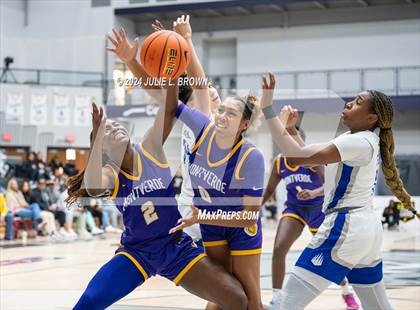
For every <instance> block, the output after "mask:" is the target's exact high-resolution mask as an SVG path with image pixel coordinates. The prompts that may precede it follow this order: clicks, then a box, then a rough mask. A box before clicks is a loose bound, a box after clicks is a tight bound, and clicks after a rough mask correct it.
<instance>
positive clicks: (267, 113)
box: [262, 105, 277, 120]
mask: <svg viewBox="0 0 420 310" xmlns="http://www.w3.org/2000/svg"><path fill="white" fill-rule="evenodd" d="M262 111H263V113H264V117H265V119H266V120H269V119H272V118H275V117H277V114H276V111H274V109H273V105H269V106H268V107H265V108H263V109H262Z"/></svg>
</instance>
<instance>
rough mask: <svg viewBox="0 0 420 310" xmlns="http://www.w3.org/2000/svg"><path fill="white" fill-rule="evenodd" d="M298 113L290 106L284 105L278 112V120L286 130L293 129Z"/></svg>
mask: <svg viewBox="0 0 420 310" xmlns="http://www.w3.org/2000/svg"><path fill="white" fill-rule="evenodd" d="M298 118H299V113H298V110H297V109H294V108H293V107H292V106H291V105H285V106H284V107H283V108H282V109H281V111H280V120H281V121H282V122H283V124H285V126H286V128H292V129H293V128H295V126H296V123H297V120H298Z"/></svg>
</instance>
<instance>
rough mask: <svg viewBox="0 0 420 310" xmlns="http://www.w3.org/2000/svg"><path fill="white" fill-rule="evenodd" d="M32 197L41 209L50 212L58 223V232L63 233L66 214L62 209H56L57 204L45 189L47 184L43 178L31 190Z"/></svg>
mask: <svg viewBox="0 0 420 310" xmlns="http://www.w3.org/2000/svg"><path fill="white" fill-rule="evenodd" d="M33 199H34V201H35V202H36V203H38V205H39V207H40V208H41V210H44V211H47V212H52V213H53V214H54V216H55V219H56V220H57V221H58V223H59V224H60V230H59V233H60V234H61V235H65V230H64V224H65V222H66V214H65V213H64V211H61V210H58V209H57V204H55V203H53V202H52V200H51V197H50V196H49V194H48V191H47V184H46V180H45V179H44V178H41V179H39V180H38V182H37V187H36V188H35V189H34V190H33Z"/></svg>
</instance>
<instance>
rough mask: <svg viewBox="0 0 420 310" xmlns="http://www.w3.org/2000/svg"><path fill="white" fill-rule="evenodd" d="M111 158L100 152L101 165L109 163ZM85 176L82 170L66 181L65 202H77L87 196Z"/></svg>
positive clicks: (69, 203)
mask: <svg viewBox="0 0 420 310" xmlns="http://www.w3.org/2000/svg"><path fill="white" fill-rule="evenodd" d="M110 162H111V159H110V158H109V157H108V156H107V155H106V154H105V153H102V166H104V165H106V164H109V163H110ZM84 177H85V170H82V171H81V172H79V173H78V174H76V175H75V176H72V177H70V178H69V180H68V181H67V193H68V197H67V198H66V199H65V202H66V203H67V204H68V205H71V204H72V203H75V202H77V200H78V199H79V198H86V197H89V196H90V195H89V193H88V192H87V190H86V188H85V187H84V186H82V185H83V179H84Z"/></svg>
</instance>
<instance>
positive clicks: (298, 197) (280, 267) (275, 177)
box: [263, 114, 359, 310]
mask: <svg viewBox="0 0 420 310" xmlns="http://www.w3.org/2000/svg"><path fill="white" fill-rule="evenodd" d="M294 115H295V116H297V114H294ZM296 121H297V117H296V118H292V117H290V118H289V122H288V123H287V129H286V130H287V131H288V133H289V134H290V135H291V136H292V137H293V138H294V139H295V140H296V142H297V143H299V145H302V146H303V145H304V140H305V136H304V133H303V131H302V130H301V129H300V128H299V127H297V126H296ZM323 179H324V168H323V166H313V167H306V166H292V165H290V164H289V162H288V160H287V157H286V156H285V155H283V154H279V155H278V156H277V157H276V159H275V160H274V163H273V167H272V170H271V175H270V178H269V180H268V184H267V187H266V189H265V192H264V198H263V204H264V203H265V202H266V201H267V200H268V199H269V198H270V197H271V196H272V195H273V193H274V191H275V189H276V187H277V185H278V184H279V183H280V181H281V180H284V182H285V185H286V190H287V200H286V201H285V203H284V205H285V209H284V210H283V214H282V216H281V219H280V223H279V225H278V228H277V233H276V237H275V239H274V240H275V241H274V249H273V257H272V265H271V266H272V269H271V270H272V285H273V299H272V300H271V301H270V306H271V308H273V309H278V308H279V307H280V302H281V288H282V286H283V280H284V275H285V272H286V270H285V269H286V255H287V252H289V249H290V247H291V246H292V245H293V243H294V242H295V241H296V240H297V239H298V238H299V236H300V235H301V234H302V231H303V228H304V227H305V226H308V228H309V231H310V232H311V233H313V234H315V233H316V232H317V231H318V227H319V226H321V224H322V222H323V221H324V217H325V216H324V213H323V212H322V203H323V201H324V187H323V186H324V180H323ZM340 286H341V289H342V298H343V300H344V302H345V304H346V308H347V309H348V310H357V309H359V305H358V304H357V302H356V300H355V298H354V295H353V293H352V292H351V291H350V287H349V286H348V283H347V281H346V280H344V281H343V282H342V283H341V284H340Z"/></svg>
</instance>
